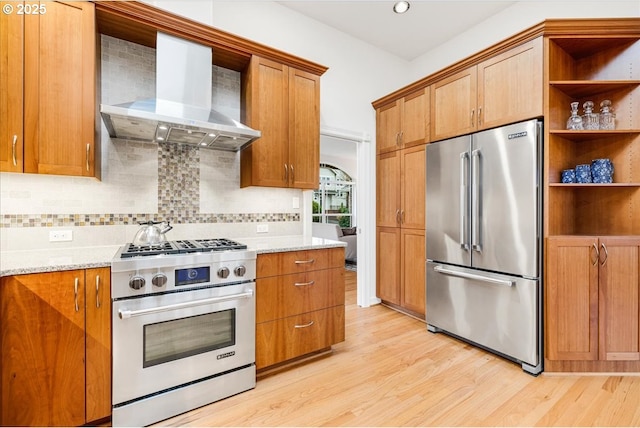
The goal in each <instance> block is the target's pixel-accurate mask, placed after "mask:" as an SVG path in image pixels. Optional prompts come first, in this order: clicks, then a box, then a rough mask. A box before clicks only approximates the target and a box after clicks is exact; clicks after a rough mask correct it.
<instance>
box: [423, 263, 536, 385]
mask: <svg viewBox="0 0 640 428" xmlns="http://www.w3.org/2000/svg"><path fill="white" fill-rule="evenodd" d="M538 302H539V284H538V281H537V280H528V279H523V278H520V277H513V276H508V275H500V274H489V273H487V272H482V271H478V270H475V269H469V268H460V267H456V266H450V265H445V264H442V263H434V262H427V325H428V328H429V330H430V331H439V330H443V331H445V332H448V333H450V334H453V335H455V336H458V337H460V338H462V339H464V340H467V341H469V342H472V343H474V344H477V345H480V346H482V347H484V348H487V349H490V350H492V351H494V352H497V353H500V354H502V355H504V356H507V357H510V358H511V359H515V360H517V361H520V362H522V363H526V364H527V365H530V366H532V368H529V369H527V370H528V371H533V372H535V371H537V372H539V371H541V368H539V367H538V366H539V363H540V357H541V356H540V343H539V338H538V334H539V332H538V326H539V308H538V306H539V303H538ZM523 368H524V365H523ZM535 374H537V373H535Z"/></svg>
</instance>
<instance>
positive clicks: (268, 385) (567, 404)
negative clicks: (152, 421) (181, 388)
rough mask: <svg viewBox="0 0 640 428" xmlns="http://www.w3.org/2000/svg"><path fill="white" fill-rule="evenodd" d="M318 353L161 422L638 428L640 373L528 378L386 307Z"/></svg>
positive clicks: (354, 310)
mask: <svg viewBox="0 0 640 428" xmlns="http://www.w3.org/2000/svg"><path fill="white" fill-rule="evenodd" d="M346 278H347V291H346V299H347V303H346V341H345V342H343V343H340V344H338V345H336V346H334V351H333V353H332V354H331V355H330V356H328V357H325V358H322V359H320V360H317V361H314V362H310V363H307V364H305V365H302V366H298V367H295V368H292V369H290V370H288V371H285V372H280V373H278V374H274V375H272V376H269V377H266V378H263V379H260V380H259V381H258V383H257V386H256V388H255V389H253V390H251V391H247V392H244V393H242V394H238V395H236V396H233V397H229V398H227V399H225V400H222V401H219V402H217V403H213V404H211V405H208V406H204V407H202V408H199V409H196V410H193V411H191V412H188V413H185V414H183V415H180V416H177V417H174V418H171V419H168V420H166V421H163V422H161V423H159V424H158V425H163V426H640V376H605V375H599V376H579V375H557V374H556V375H549V374H546V373H543V374H541V375H540V376H538V377H533V376H531V375H529V374H526V373H524V372H523V371H522V370H521V368H520V367H519V366H518V365H516V364H514V363H511V362H508V361H505V360H503V359H501V358H499V357H496V356H494V355H492V354H489V353H487V352H485V351H482V350H479V349H476V348H474V347H471V346H469V345H466V344H464V343H462V342H459V341H457V340H455V339H452V338H450V337H447V336H445V335H442V334H431V333H428V332H427V331H426V327H425V324H424V323H422V322H420V321H418V320H416V319H413V318H410V317H408V316H404V315H402V314H400V313H397V312H395V311H393V310H391V309H388V308H386V307H383V306H380V305H378V306H373V307H370V308H359V307H358V306H356V304H355V302H356V297H355V274H354V273H353V272H347V277H346Z"/></svg>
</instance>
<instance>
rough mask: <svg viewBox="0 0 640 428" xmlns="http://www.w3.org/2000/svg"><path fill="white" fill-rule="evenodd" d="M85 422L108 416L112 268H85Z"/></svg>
mask: <svg viewBox="0 0 640 428" xmlns="http://www.w3.org/2000/svg"><path fill="white" fill-rule="evenodd" d="M85 279H86V354H87V355H86V360H87V369H86V376H87V378H86V397H87V399H86V400H87V401H86V422H92V421H96V420H98V419H102V418H106V417H108V416H109V415H111V270H110V269H109V268H99V269H88V270H87V271H86V277H85Z"/></svg>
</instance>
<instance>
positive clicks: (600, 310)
mask: <svg viewBox="0 0 640 428" xmlns="http://www.w3.org/2000/svg"><path fill="white" fill-rule="evenodd" d="M547 252H548V254H547V260H548V263H547V287H546V295H545V297H546V300H545V301H546V304H545V308H546V318H545V319H546V324H545V325H546V327H545V329H546V359H545V368H546V369H547V370H551V371H554V370H567V369H573V370H579V369H581V370H585V369H586V368H588V369H589V370H591V371H625V370H635V371H638V370H640V307H639V305H640V237H637V236H635V237H625V236H607V237H597V236H554V237H550V238H549V240H548V243H547Z"/></svg>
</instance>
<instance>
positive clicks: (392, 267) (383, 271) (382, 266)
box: [376, 227, 401, 305]
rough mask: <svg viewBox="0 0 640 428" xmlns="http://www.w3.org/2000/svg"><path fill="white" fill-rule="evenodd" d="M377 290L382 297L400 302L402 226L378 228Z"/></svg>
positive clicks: (385, 299) (390, 301)
mask: <svg viewBox="0 0 640 428" xmlns="http://www.w3.org/2000/svg"><path fill="white" fill-rule="evenodd" d="M377 238H378V239H377V243H378V250H377V252H376V253H377V257H376V279H377V284H376V292H377V295H378V297H379V298H380V299H382V300H384V301H387V302H389V303H393V304H396V305H399V304H400V248H401V242H400V239H401V238H400V228H399V227H379V228H378V237H377Z"/></svg>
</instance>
